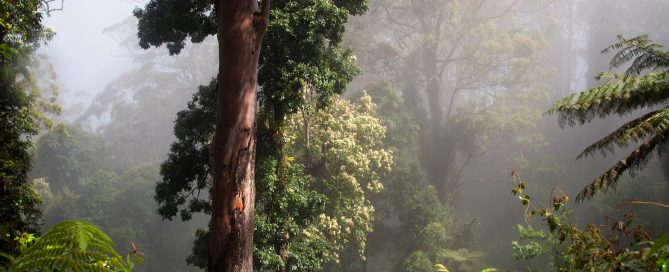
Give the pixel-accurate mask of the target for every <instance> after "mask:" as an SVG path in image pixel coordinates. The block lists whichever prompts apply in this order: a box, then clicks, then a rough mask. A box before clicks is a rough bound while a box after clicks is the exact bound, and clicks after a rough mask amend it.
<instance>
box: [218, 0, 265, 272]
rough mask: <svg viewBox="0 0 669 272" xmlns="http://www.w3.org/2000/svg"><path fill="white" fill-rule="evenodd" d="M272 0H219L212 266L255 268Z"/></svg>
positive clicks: (240, 269) (224, 268)
mask: <svg viewBox="0 0 669 272" xmlns="http://www.w3.org/2000/svg"><path fill="white" fill-rule="evenodd" d="M269 3H270V0H264V1H263V4H262V10H259V9H258V4H257V1H256V0H217V2H216V12H217V15H218V46H219V73H218V89H217V95H216V131H215V137H214V165H213V178H214V185H213V189H212V193H211V195H212V214H211V222H210V225H209V228H210V231H211V238H212V239H211V245H210V247H209V259H208V271H210V272H219V271H242V272H251V271H253V211H254V201H255V184H254V169H255V140H256V105H257V104H256V103H257V102H256V91H257V78H258V74H257V68H258V59H259V58H258V56H259V54H260V44H261V42H262V38H263V36H264V34H265V31H266V29H267V24H268V19H269Z"/></svg>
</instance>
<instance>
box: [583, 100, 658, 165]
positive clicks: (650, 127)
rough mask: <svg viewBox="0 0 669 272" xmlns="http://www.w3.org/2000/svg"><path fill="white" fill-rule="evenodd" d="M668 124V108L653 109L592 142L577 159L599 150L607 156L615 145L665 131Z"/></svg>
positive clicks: (623, 145) (622, 144) (619, 145)
mask: <svg viewBox="0 0 669 272" xmlns="http://www.w3.org/2000/svg"><path fill="white" fill-rule="evenodd" d="M668 125H669V109H668V108H665V109H662V110H656V111H651V112H649V113H647V114H644V115H643V116H641V117H639V118H637V119H634V120H632V121H629V122H627V123H626V124H624V125H622V126H621V127H619V128H618V129H616V130H615V131H614V132H612V133H611V134H609V135H607V136H606V137H604V138H602V139H601V140H599V141H597V142H595V143H593V144H591V145H590V146H588V147H587V148H586V149H585V150H583V152H581V154H580V155H578V157H576V159H581V158H583V157H588V156H591V155H593V154H594V153H595V152H597V151H601V152H602V155H604V156H606V155H607V153H613V151H614V145H617V146H618V147H626V146H628V145H629V144H630V143H633V142H638V141H641V140H643V139H645V138H647V137H648V136H649V135H654V134H657V133H659V132H661V131H664V130H665V129H666V128H667V126H668Z"/></svg>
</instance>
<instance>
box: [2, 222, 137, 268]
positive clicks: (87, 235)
mask: <svg viewBox="0 0 669 272" xmlns="http://www.w3.org/2000/svg"><path fill="white" fill-rule="evenodd" d="M131 266H132V265H131V264H130V262H124V260H123V257H121V255H119V254H118V253H117V252H116V251H115V250H114V243H113V242H112V240H111V239H110V238H109V237H108V236H107V235H106V234H105V233H104V232H102V231H101V230H100V229H99V228H97V227H96V226H95V225H92V224H90V223H87V222H84V221H65V222H62V223H60V224H57V225H55V226H53V227H52V228H51V229H50V230H49V231H48V232H47V233H45V234H44V235H43V236H42V237H40V238H39V240H37V242H35V244H33V245H31V246H30V247H29V248H28V249H26V250H25V251H24V252H22V253H21V255H20V256H19V257H18V258H17V259H16V262H15V264H14V266H12V267H11V268H10V270H9V271H12V272H13V271H104V272H109V271H131V269H132V267H131Z"/></svg>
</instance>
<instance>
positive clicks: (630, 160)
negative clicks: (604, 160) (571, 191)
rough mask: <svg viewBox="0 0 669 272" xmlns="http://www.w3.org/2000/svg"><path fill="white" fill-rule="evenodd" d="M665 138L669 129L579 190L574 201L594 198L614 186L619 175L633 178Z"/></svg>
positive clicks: (668, 134) (668, 133)
mask: <svg viewBox="0 0 669 272" xmlns="http://www.w3.org/2000/svg"><path fill="white" fill-rule="evenodd" d="M667 137H669V129H665V130H664V131H661V132H660V133H658V134H656V135H655V136H654V137H653V138H651V139H649V140H647V141H646V142H644V143H643V144H642V145H641V146H639V147H638V148H637V149H636V150H634V151H633V152H632V153H630V154H629V155H628V156H627V157H626V158H625V159H623V160H621V161H619V162H618V163H616V164H615V165H614V166H613V167H611V168H610V169H609V170H608V171H606V172H605V173H604V174H602V175H601V176H599V177H597V179H595V181H593V182H592V183H590V184H589V185H588V186H586V187H585V188H583V190H581V192H579V193H578V195H577V196H576V201H583V200H585V199H587V198H590V197H592V196H594V195H595V194H596V193H597V192H599V191H601V190H602V189H605V188H608V187H611V186H613V185H615V183H616V182H617V181H618V179H619V178H620V175H621V174H623V173H624V172H626V171H628V172H629V173H630V174H631V175H632V176H634V175H635V174H636V172H637V171H638V170H641V169H642V168H643V167H644V166H645V164H646V162H647V161H648V157H649V155H650V154H651V153H652V152H653V150H656V149H657V150H658V152H659V150H660V149H658V147H660V146H661V145H662V144H663V143H664V142H666V141H667Z"/></svg>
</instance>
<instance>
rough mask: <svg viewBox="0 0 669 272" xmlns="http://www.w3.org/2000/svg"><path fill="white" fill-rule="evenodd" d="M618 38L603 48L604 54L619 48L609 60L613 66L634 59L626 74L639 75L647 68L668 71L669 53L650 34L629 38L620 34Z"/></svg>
mask: <svg viewBox="0 0 669 272" xmlns="http://www.w3.org/2000/svg"><path fill="white" fill-rule="evenodd" d="M618 40H619V41H618V42H617V43H615V44H613V45H611V46H609V47H607V48H605V49H604V50H602V53H603V54H604V53H608V52H609V51H611V50H618V52H617V53H616V54H615V55H614V56H613V58H612V59H611V61H610V62H609V65H610V67H611V68H618V67H621V66H623V65H624V64H626V63H628V62H630V61H633V63H632V65H631V66H630V67H629V68H627V70H626V71H625V75H628V76H638V75H641V73H643V72H644V71H646V70H655V69H661V68H665V69H664V70H663V71H664V72H666V68H669V53H667V52H665V51H662V50H661V48H662V45H660V44H656V43H654V42H653V41H652V40H650V39H649V38H648V35H642V36H638V37H635V38H632V39H629V40H628V39H625V38H623V37H622V36H621V35H618Z"/></svg>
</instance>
